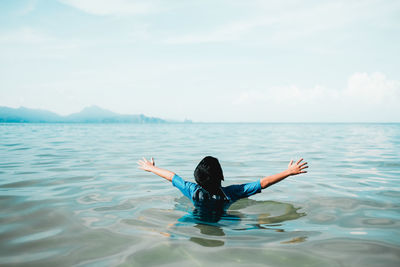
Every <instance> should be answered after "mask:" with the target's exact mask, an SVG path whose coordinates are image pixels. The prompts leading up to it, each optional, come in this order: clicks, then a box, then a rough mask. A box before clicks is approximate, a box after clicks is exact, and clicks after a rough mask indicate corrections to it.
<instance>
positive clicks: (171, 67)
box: [0, 0, 400, 122]
mask: <svg viewBox="0 0 400 267" xmlns="http://www.w3.org/2000/svg"><path fill="white" fill-rule="evenodd" d="M0 14H1V16H0V106H11V107H19V106H26V107H31V108H42V109H49V110H52V111H55V112H57V113H60V114H69V113H72V112H77V111H79V110H80V109H82V108H83V107H85V106H90V105H98V106H101V107H104V108H107V109H110V110H112V111H115V112H119V113H127V114H137V113H144V114H146V115H149V116H157V117H161V118H167V119H178V120H183V119H185V118H190V119H192V120H194V121H210V122H215V121H227V122H232V121H246V122H276V121H282V122H290V121H302V122H309V121H312V122H318V121H320V122H331V121H345V122H346V121H362V122H363V121H378V122H387V121H397V122H398V121H400V104H399V103H400V1H397V0H395V1H389V0H388V1H372V0H371V1H370V0H365V1H360V0H359V1H351V0H349V1H297V0H293V1H261V0H258V1H257V0H246V1H236V0H212V1H211V0H210V1H194V0H187V1H178V0H158V1H156V0H146V1H136V0H135V1H128V0H114V1H107V0H60V1H55V0H36V1H35V0H32V1H31V0H26V1H13V0H2V1H0Z"/></svg>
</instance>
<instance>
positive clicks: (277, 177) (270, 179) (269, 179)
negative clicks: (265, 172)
mask: <svg viewBox="0 0 400 267" xmlns="http://www.w3.org/2000/svg"><path fill="white" fill-rule="evenodd" d="M290 175H291V174H290V172H289V170H285V171H283V172H281V173H277V174H274V175H271V176H266V177H264V178H262V179H261V188H262V189H264V188H267V187H268V186H271V185H273V184H275V183H277V182H280V181H282V180H283V179H285V178H287V177H289V176H290Z"/></svg>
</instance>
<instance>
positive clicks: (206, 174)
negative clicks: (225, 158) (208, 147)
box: [194, 156, 224, 194]
mask: <svg viewBox="0 0 400 267" xmlns="http://www.w3.org/2000/svg"><path fill="white" fill-rule="evenodd" d="M194 178H195V180H196V183H197V184H199V185H200V186H201V187H203V188H204V189H206V190H207V191H208V192H209V193H211V194H217V192H218V191H219V188H220V187H221V181H222V180H224V175H223V173H222V168H221V165H220V164H219V161H218V159H216V158H214V157H211V156H207V157H205V158H204V159H202V160H201V161H200V163H199V164H198V165H197V167H196V169H195V170H194Z"/></svg>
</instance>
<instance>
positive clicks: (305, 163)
mask: <svg viewBox="0 0 400 267" xmlns="http://www.w3.org/2000/svg"><path fill="white" fill-rule="evenodd" d="M307 163H308V162H303V163H302V164H300V165H299V166H300V167H302V166H304V165H307Z"/></svg>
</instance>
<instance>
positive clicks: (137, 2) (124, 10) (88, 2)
mask: <svg viewBox="0 0 400 267" xmlns="http://www.w3.org/2000/svg"><path fill="white" fill-rule="evenodd" d="M60 1H61V2H62V3H64V4H67V5H70V6H72V7H75V8H77V9H80V10H82V11H84V12H86V13H90V14H94V15H117V16H121V15H122V16H123V15H136V14H147V13H154V12H158V11H160V10H161V9H162V8H161V5H160V1H154V0H153V1H146V0H113V1H109V0H60Z"/></svg>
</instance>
